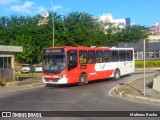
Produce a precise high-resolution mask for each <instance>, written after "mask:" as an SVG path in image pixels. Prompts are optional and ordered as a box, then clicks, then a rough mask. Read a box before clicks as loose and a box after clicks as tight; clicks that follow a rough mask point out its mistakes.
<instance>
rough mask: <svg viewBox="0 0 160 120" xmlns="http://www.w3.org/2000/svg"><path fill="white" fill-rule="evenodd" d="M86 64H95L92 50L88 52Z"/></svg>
mask: <svg viewBox="0 0 160 120" xmlns="http://www.w3.org/2000/svg"><path fill="white" fill-rule="evenodd" d="M88 63H89V64H92V63H95V51H93V50H90V51H88Z"/></svg>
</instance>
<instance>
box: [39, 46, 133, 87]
mask: <svg viewBox="0 0 160 120" xmlns="http://www.w3.org/2000/svg"><path fill="white" fill-rule="evenodd" d="M55 48H64V49H65V59H66V63H65V64H66V69H65V70H64V71H62V72H60V73H58V74H54V73H52V74H48V73H44V72H43V74H42V80H43V82H44V83H49V84H72V83H78V82H79V77H80V75H81V74H86V75H87V79H88V81H92V80H98V79H104V78H110V77H114V71H115V70H116V69H118V70H119V71H120V75H126V74H130V73H133V72H134V68H135V66H134V55H132V57H133V59H132V60H130V61H127V60H124V61H117V62H113V61H108V62H104V61H103V62H101V63H97V62H96V63H91V64H90V63H86V64H81V63H80V62H79V61H80V57H79V55H80V54H79V52H80V51H82V50H84V51H87V54H88V51H92V50H93V51H95V52H96V51H103V53H104V51H105V50H108V51H110V52H111V51H115V50H116V51H133V53H134V50H133V48H108V47H100V48H90V47H69V46H64V47H51V48H47V50H50V49H55ZM68 51H76V56H77V61H78V63H77V66H76V67H74V68H72V69H69V67H68V65H69V63H68V61H69V60H68V59H69V55H68ZM56 52H57V51H56ZM110 57H112V56H110ZM109 59H110V58H109ZM87 60H88V56H87Z"/></svg>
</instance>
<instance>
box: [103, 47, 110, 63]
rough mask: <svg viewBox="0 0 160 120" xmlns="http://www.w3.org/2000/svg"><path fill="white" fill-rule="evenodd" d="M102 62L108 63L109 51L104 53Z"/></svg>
mask: <svg viewBox="0 0 160 120" xmlns="http://www.w3.org/2000/svg"><path fill="white" fill-rule="evenodd" d="M104 62H110V51H109V50H105V51H104Z"/></svg>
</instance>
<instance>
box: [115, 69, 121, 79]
mask: <svg viewBox="0 0 160 120" xmlns="http://www.w3.org/2000/svg"><path fill="white" fill-rule="evenodd" d="M120 77H121V75H120V71H119V70H118V69H116V70H115V72H114V77H113V79H114V80H118V79H119V78H120Z"/></svg>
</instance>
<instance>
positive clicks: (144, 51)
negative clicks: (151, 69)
mask: <svg viewBox="0 0 160 120" xmlns="http://www.w3.org/2000/svg"><path fill="white" fill-rule="evenodd" d="M143 60H144V61H143V64H144V94H143V95H144V96H146V93H145V92H146V40H145V39H144V40H143Z"/></svg>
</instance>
